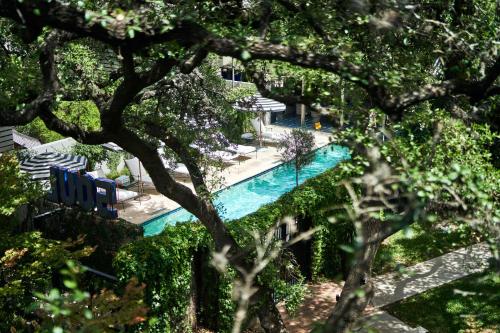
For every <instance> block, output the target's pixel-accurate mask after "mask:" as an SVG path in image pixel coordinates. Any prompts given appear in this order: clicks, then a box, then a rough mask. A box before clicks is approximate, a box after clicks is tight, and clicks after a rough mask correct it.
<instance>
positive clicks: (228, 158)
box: [189, 143, 239, 164]
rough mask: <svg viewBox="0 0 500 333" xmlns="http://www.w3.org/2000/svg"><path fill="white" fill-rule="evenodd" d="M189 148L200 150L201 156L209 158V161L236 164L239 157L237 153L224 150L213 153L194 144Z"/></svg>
mask: <svg viewBox="0 0 500 333" xmlns="http://www.w3.org/2000/svg"><path fill="white" fill-rule="evenodd" d="M189 146H190V147H191V148H194V149H196V150H198V151H199V152H200V154H203V155H205V156H207V157H208V158H209V159H212V160H217V161H222V162H224V163H226V164H235V163H236V161H235V159H237V158H238V156H239V155H238V154H236V153H233V152H229V151H224V150H214V151H211V150H208V149H206V148H204V147H200V146H198V145H197V144H194V143H192V144H190V145H189Z"/></svg>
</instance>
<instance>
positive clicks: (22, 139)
mask: <svg viewBox="0 0 500 333" xmlns="http://www.w3.org/2000/svg"><path fill="white" fill-rule="evenodd" d="M12 137H13V139H14V143H15V144H16V145H18V146H21V147H23V148H33V147H36V146H40V145H41V144H42V143H41V142H40V140H38V139H35V138H32V137H31V136H29V135H26V134H23V133H19V132H18V131H16V130H15V129H13V130H12Z"/></svg>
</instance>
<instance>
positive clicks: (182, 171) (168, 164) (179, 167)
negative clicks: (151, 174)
mask: <svg viewBox="0 0 500 333" xmlns="http://www.w3.org/2000/svg"><path fill="white" fill-rule="evenodd" d="M158 154H159V155H160V158H161V161H162V162H163V166H164V167H165V168H166V169H168V170H169V171H170V172H171V173H172V174H173V175H174V176H179V177H183V178H189V177H190V175H189V170H188V168H187V167H186V166H185V165H184V164H183V163H177V162H175V161H172V160H169V159H167V158H166V157H165V152H164V150H163V148H158ZM172 165H175V167H174V168H172Z"/></svg>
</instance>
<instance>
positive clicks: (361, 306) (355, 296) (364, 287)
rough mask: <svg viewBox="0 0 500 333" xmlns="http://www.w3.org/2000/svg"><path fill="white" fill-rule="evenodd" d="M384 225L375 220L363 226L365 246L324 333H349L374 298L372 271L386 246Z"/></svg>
mask: <svg viewBox="0 0 500 333" xmlns="http://www.w3.org/2000/svg"><path fill="white" fill-rule="evenodd" d="M380 233H381V223H380V222H379V221H375V220H368V221H366V222H363V226H362V237H363V244H362V245H361V248H360V249H359V250H358V251H356V255H355V261H354V264H353V266H352V267H351V270H350V271H349V275H348V277H347V280H346V281H345V284H344V287H343V288H342V293H341V294H340V300H339V301H338V303H337V305H336V306H335V308H334V310H333V313H332V315H331V316H330V317H329V318H328V320H327V322H326V324H325V327H324V328H323V330H322V331H321V332H325V333H347V332H350V329H351V327H352V325H353V324H354V323H355V321H356V319H358V318H359V317H360V316H361V315H362V313H363V311H364V310H365V308H366V306H367V305H368V303H369V302H370V301H371V299H372V297H373V295H374V286H373V282H372V280H371V271H372V266H373V262H374V260H375V256H376V254H377V251H378V249H379V247H380V244H381V243H382V238H381V237H380Z"/></svg>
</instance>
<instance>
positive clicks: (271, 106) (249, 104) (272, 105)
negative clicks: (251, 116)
mask: <svg viewBox="0 0 500 333" xmlns="http://www.w3.org/2000/svg"><path fill="white" fill-rule="evenodd" d="M234 108H235V109H236V110H238V111H247V112H258V113H259V118H262V113H263V112H283V111H285V110H286V105H285V104H283V103H281V102H278V101H275V100H274V99H270V98H265V97H262V96H261V95H260V94H255V95H253V96H250V97H247V98H243V99H242V100H240V101H238V102H237V103H236V104H235V105H234ZM259 123H260V125H259V126H261V128H260V129H259V143H260V145H262V119H260V122H259Z"/></svg>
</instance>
